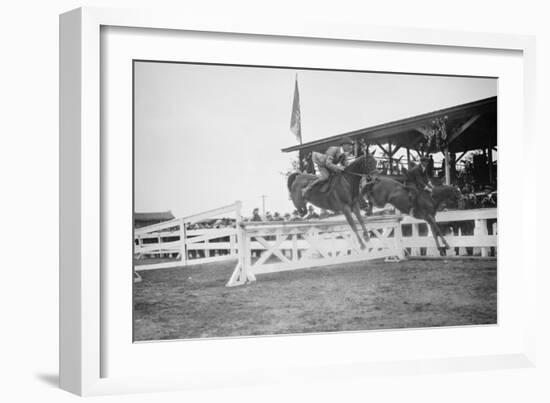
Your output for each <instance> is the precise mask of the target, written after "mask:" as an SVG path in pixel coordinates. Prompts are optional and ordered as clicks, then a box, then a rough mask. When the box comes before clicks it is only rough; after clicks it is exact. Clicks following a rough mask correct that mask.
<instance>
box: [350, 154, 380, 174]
mask: <svg viewBox="0 0 550 403" xmlns="http://www.w3.org/2000/svg"><path fill="white" fill-rule="evenodd" d="M375 170H376V160H375V159H374V157H373V156H372V154H369V153H364V154H363V155H361V156H359V157H357V158H356V159H354V160H353V162H352V163H351V164H349V165H348V166H347V167H346V169H345V172H350V173H353V174H359V175H368V174H370V173H371V172H373V171H375Z"/></svg>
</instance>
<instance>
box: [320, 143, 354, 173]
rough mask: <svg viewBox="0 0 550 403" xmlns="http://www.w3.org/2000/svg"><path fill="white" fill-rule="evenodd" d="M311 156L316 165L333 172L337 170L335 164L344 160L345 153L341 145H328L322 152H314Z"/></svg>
mask: <svg viewBox="0 0 550 403" xmlns="http://www.w3.org/2000/svg"><path fill="white" fill-rule="evenodd" d="M312 157H313V161H314V162H315V163H316V164H317V165H319V166H320V167H324V168H327V169H329V170H330V171H333V172H334V171H336V170H337V168H336V165H338V164H342V163H344V162H345V160H346V154H345V153H344V152H343V151H342V148H341V147H329V148H328V150H327V151H326V152H325V153H324V154H321V153H317V152H314V153H313V155H312Z"/></svg>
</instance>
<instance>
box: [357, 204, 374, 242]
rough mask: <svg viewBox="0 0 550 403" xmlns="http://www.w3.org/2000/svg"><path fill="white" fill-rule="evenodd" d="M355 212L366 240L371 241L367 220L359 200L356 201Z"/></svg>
mask: <svg viewBox="0 0 550 403" xmlns="http://www.w3.org/2000/svg"><path fill="white" fill-rule="evenodd" d="M353 213H354V214H355V216H356V217H357V220H358V221H359V224H361V229H362V230H363V239H364V240H365V242H369V241H370V237H369V231H368V230H367V226H366V225H365V221H364V220H363V216H362V215H361V208H360V207H359V202H356V203H354V204H353Z"/></svg>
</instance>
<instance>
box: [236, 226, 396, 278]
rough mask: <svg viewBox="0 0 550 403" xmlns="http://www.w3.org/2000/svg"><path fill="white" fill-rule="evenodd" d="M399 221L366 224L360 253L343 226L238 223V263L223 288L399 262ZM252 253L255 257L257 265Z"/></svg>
mask: <svg viewBox="0 0 550 403" xmlns="http://www.w3.org/2000/svg"><path fill="white" fill-rule="evenodd" d="M401 218H402V216H395V215H394V216H379V217H369V218H367V219H366V220H365V224H366V227H367V230H368V231H369V232H370V233H371V234H372V235H373V236H372V237H371V240H370V241H369V242H368V243H367V245H366V249H364V250H361V249H360V247H359V244H358V242H357V239H356V237H355V234H354V233H353V232H352V230H351V228H350V226H349V224H348V223H347V222H346V221H344V220H340V221H332V220H316V221H291V222H241V223H239V225H238V226H237V230H238V240H239V244H238V249H239V260H238V262H237V265H236V266H235V269H234V271H233V274H232V275H231V277H230V279H229V281H228V282H227V284H226V285H227V286H228V287H233V286H238V285H243V284H246V283H249V282H254V281H256V276H257V275H259V274H266V273H275V272H280V271H287V270H299V269H306V268H312V267H319V266H327V265H335V264H336V265H337V264H341V263H351V262H358V261H366V260H372V259H381V258H387V259H388V258H389V259H393V260H399V259H402V258H403V255H404V247H403V245H402V234H401V224H400V221H401ZM254 252H259V256H258V257H257V258H256V259H254Z"/></svg>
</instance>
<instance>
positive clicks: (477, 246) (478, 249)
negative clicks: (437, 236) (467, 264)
mask: <svg viewBox="0 0 550 403" xmlns="http://www.w3.org/2000/svg"><path fill="white" fill-rule="evenodd" d="M435 218H436V221H437V222H438V224H440V227H442V229H443V231H444V232H445V239H446V240H447V242H448V243H449V245H450V246H451V249H450V250H448V251H447V256H467V255H470V254H472V255H474V256H481V257H488V256H491V255H492V256H496V252H497V247H498V235H497V234H498V231H497V221H496V220H497V209H496V208H486V209H475V210H451V211H440V212H438V213H437V215H436V217H435ZM441 224H447V225H441ZM401 225H402V227H404V226H407V225H411V227H412V231H411V232H410V233H409V231H407V230H405V228H403V229H404V231H403V246H404V247H405V248H406V249H407V250H408V251H409V254H410V256H421V254H423V255H424V256H439V251H438V250H437V249H436V248H435V243H434V240H433V237H432V233H431V231H430V228H429V226H427V225H426V223H425V222H424V221H422V220H417V219H415V218H412V217H410V216H404V218H403V220H402V221H401ZM421 228H424V229H425V231H422V232H423V233H421V231H420V229H421ZM445 229H446V230H447V231H445ZM467 229H470V231H468V230H467ZM468 232H470V233H468ZM466 248H469V249H470V248H471V249H470V250H468V249H466Z"/></svg>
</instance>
